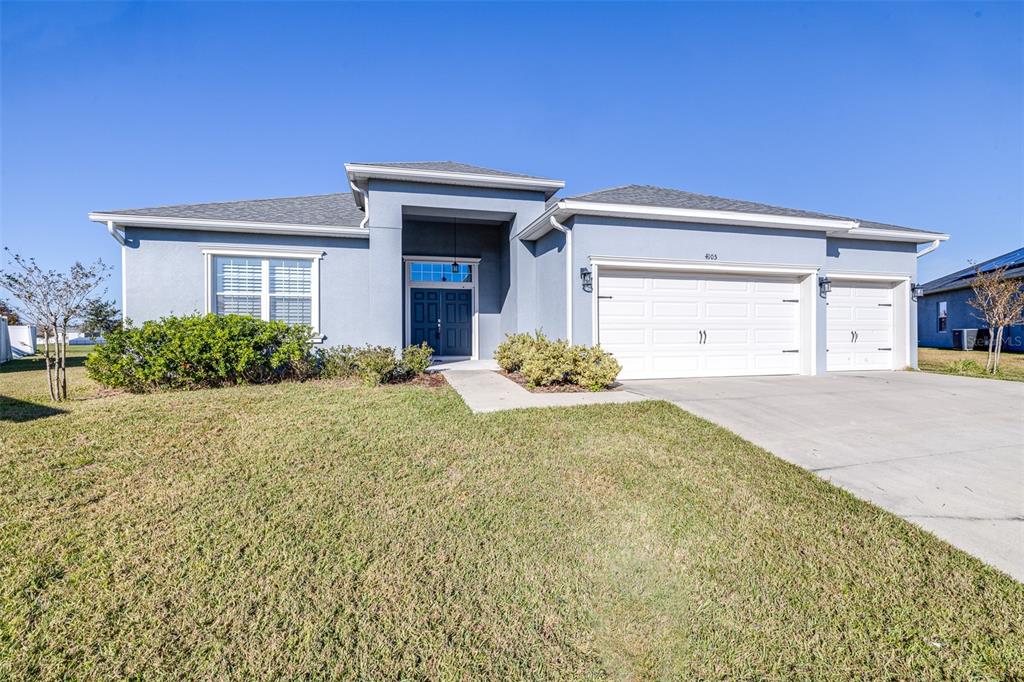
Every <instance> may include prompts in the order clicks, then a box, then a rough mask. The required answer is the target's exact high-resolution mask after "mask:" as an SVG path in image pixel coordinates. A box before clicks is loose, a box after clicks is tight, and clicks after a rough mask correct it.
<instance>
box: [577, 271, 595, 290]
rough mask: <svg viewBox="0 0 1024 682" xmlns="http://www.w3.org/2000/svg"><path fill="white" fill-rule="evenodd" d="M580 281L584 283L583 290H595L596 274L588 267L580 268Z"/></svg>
mask: <svg viewBox="0 0 1024 682" xmlns="http://www.w3.org/2000/svg"><path fill="white" fill-rule="evenodd" d="M580 281H581V282H582V283H583V291H593V290H594V275H593V274H592V273H591V272H590V270H589V269H588V268H580Z"/></svg>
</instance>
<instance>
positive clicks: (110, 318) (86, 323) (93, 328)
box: [82, 298, 121, 338]
mask: <svg viewBox="0 0 1024 682" xmlns="http://www.w3.org/2000/svg"><path fill="white" fill-rule="evenodd" d="M120 326H121V311H119V310H118V309H117V304H115V303H114V302H113V301H104V300H103V299H102V298H92V299H89V300H88V301H86V302H85V311H84V312H83V313H82V333H83V334H85V335H86V336H88V337H90V338H95V337H98V336H105V335H106V334H109V333H110V332H112V331H114V330H115V329H117V328H118V327H120Z"/></svg>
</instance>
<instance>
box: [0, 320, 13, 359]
mask: <svg viewBox="0 0 1024 682" xmlns="http://www.w3.org/2000/svg"><path fill="white" fill-rule="evenodd" d="M10 359H11V336H10V334H9V333H8V332H7V319H6V318H3V317H0V362H7V361H8V360H10Z"/></svg>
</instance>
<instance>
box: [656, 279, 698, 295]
mask: <svg viewBox="0 0 1024 682" xmlns="http://www.w3.org/2000/svg"><path fill="white" fill-rule="evenodd" d="M646 281H647V282H648V284H647V286H648V288H650V289H652V290H653V291H657V292H662V291H665V292H671V291H697V290H698V289H699V288H700V282H699V281H698V280H696V279H694V278H693V277H672V276H668V277H658V278H649V279H647V280H646Z"/></svg>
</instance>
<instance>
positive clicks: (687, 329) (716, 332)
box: [597, 269, 800, 379]
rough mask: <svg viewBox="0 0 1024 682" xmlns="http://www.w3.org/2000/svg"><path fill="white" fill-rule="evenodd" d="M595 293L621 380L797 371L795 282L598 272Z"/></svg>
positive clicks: (603, 339) (605, 342) (605, 341)
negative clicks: (620, 371)
mask: <svg viewBox="0 0 1024 682" xmlns="http://www.w3.org/2000/svg"><path fill="white" fill-rule="evenodd" d="M597 293H598V294H599V298H598V302H597V303H598V316H597V317H598V342H599V343H600V344H601V347H602V348H604V349H605V350H607V351H609V352H611V353H612V354H613V355H615V357H616V358H617V359H618V361H619V362H620V363H621V364H622V374H621V375H620V377H621V378H623V379H658V378H672V377H698V376H744V375H755V374H798V373H799V372H800V286H799V284H798V283H797V281H796V279H795V278H767V277H764V278H762V277H757V278H753V277H747V276H741V275H694V274H675V273H672V274H670V273H664V272H634V271H628V270H622V271H615V270H608V271H605V270H603V269H602V270H601V271H600V275H599V281H598V292H597Z"/></svg>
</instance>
